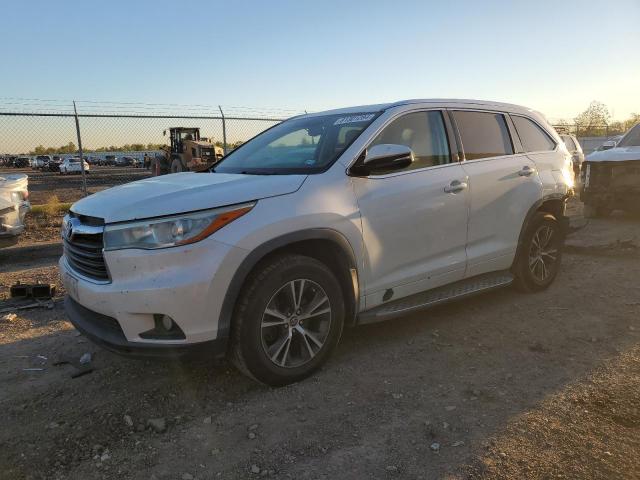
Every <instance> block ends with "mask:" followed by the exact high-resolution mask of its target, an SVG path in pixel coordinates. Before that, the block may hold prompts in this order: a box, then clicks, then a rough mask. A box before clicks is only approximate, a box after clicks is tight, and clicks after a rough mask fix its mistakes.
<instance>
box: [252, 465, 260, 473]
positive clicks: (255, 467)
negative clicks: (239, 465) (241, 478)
mask: <svg viewBox="0 0 640 480" xmlns="http://www.w3.org/2000/svg"><path fill="white" fill-rule="evenodd" d="M251 473H253V474H254V475H257V474H259V473H260V467H259V466H258V465H251Z"/></svg>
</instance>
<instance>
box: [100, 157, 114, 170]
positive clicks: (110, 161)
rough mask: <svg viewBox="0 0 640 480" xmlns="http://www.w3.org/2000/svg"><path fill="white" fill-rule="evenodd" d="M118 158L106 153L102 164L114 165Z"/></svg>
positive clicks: (105, 165)
mask: <svg viewBox="0 0 640 480" xmlns="http://www.w3.org/2000/svg"><path fill="white" fill-rule="evenodd" d="M116 161H117V158H116V156H115V155H105V156H104V158H102V159H101V160H100V165H101V166H103V167H112V166H114V165H115V164H116Z"/></svg>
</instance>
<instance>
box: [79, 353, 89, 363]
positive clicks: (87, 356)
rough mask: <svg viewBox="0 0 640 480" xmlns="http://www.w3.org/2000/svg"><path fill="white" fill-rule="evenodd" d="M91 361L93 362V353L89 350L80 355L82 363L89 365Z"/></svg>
mask: <svg viewBox="0 0 640 480" xmlns="http://www.w3.org/2000/svg"><path fill="white" fill-rule="evenodd" d="M89 363H91V354H90V353H89V352H87V353H85V354H84V355H82V356H81V357H80V365H88V364H89Z"/></svg>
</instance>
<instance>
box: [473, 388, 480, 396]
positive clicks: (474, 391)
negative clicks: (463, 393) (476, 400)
mask: <svg viewBox="0 0 640 480" xmlns="http://www.w3.org/2000/svg"><path fill="white" fill-rule="evenodd" d="M471 393H473V395H474V397H479V396H480V390H478V389H473V390H471Z"/></svg>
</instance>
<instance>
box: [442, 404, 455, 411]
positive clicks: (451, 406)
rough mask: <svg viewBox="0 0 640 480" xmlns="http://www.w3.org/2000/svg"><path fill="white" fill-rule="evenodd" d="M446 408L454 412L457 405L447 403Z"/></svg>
mask: <svg viewBox="0 0 640 480" xmlns="http://www.w3.org/2000/svg"><path fill="white" fill-rule="evenodd" d="M444 409H445V410H446V411H447V412H453V411H454V410H455V409H456V406H455V405H447V406H446V407H444Z"/></svg>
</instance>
